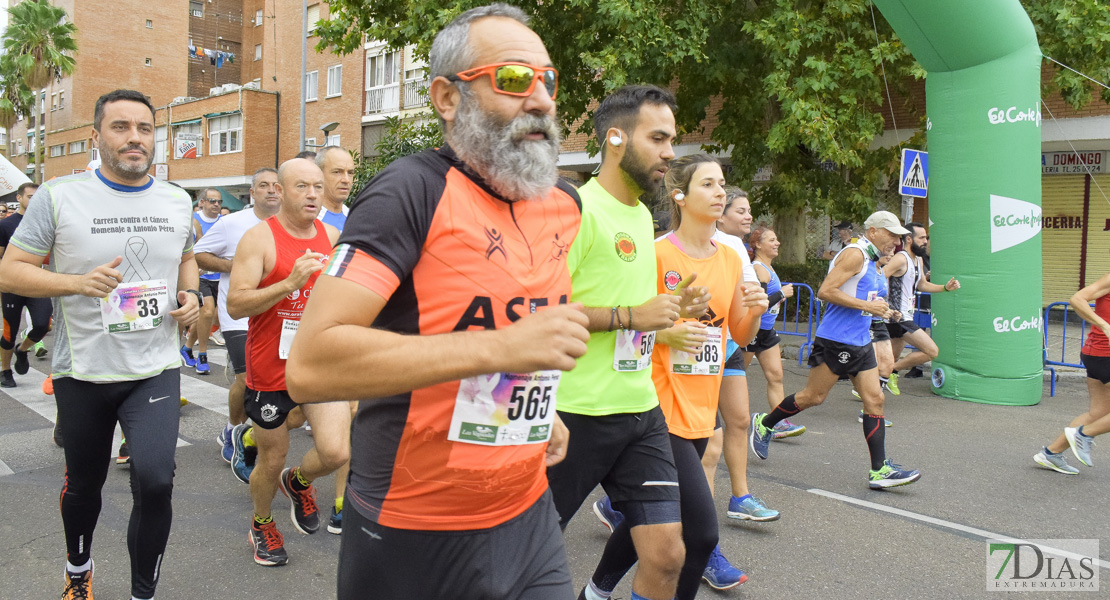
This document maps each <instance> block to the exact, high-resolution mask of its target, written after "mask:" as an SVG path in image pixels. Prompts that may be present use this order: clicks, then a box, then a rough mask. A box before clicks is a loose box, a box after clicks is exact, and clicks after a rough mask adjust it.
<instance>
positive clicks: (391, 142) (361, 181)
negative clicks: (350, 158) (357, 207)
mask: <svg viewBox="0 0 1110 600" xmlns="http://www.w3.org/2000/svg"><path fill="white" fill-rule="evenodd" d="M426 116H427V117H428V118H430V117H431V115H426ZM442 144H443V131H442V130H441V129H440V127H439V124H438V123H437V122H436V121H435V120H434V119H430V120H407V121H402V120H401V119H400V118H399V117H389V118H388V119H386V121H385V129H384V130H383V132H382V137H381V139H380V140H378V143H377V144H376V145H375V146H374V149H375V151H376V152H377V156H362V155H360V154H358V153H357V152H356V153H354V158H355V181H354V185H353V186H352V187H351V194H350V196H349V197H348V198H347V202H348V203H350V202H353V201H354V200H355V198H357V197H358V192H359V190H361V189H362V188H363V187H364V186H365V185H366V183H367V182H369V181H370V179H371V178H373V177H374V176H375V175H377V174H378V173H379V172H380V171H381V170H382V169H384V168H386V167H387V166H388V165H389V163H391V162H393V161H395V160H397V159H398V158H401V157H402V156H408V155H410V154H416V153H417V152H420V151H422V150H427V149H429V148H437V147H439V146H440V145H442Z"/></svg>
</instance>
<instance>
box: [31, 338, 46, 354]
mask: <svg viewBox="0 0 1110 600" xmlns="http://www.w3.org/2000/svg"><path fill="white" fill-rule="evenodd" d="M31 349H32V350H34V351H35V358H42V357H44V356H46V344H43V343H42V340H39V341H37V342H35V345H34V346H31Z"/></svg>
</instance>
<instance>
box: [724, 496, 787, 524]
mask: <svg viewBox="0 0 1110 600" xmlns="http://www.w3.org/2000/svg"><path fill="white" fill-rule="evenodd" d="M728 518H730V519H740V520H741V521H777V520H778V519H779V511H777V510H771V509H769V508H767V507H766V506H765V505H764V504H763V501H762V500H760V499H759V498H755V497H753V496H751V495H750V494H749V495H748V496H745V497H744V499H743V500H741V499H740V498H737V497H736V496H733V497H732V498H731V499H730V500H729V501H728Z"/></svg>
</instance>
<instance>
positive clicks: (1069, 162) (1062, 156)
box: [1041, 150, 1108, 175]
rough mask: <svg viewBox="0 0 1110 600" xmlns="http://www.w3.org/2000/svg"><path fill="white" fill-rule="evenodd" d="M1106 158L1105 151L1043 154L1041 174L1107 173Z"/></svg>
mask: <svg viewBox="0 0 1110 600" xmlns="http://www.w3.org/2000/svg"><path fill="white" fill-rule="evenodd" d="M1106 158H1107V157H1106V151H1105V150H1079V151H1077V152H1071V151H1069V152H1044V153H1042V154H1041V174H1042V175H1069V174H1075V173H1079V174H1082V173H1092V174H1094V173H1107V172H1108V171H1107V170H1106Z"/></svg>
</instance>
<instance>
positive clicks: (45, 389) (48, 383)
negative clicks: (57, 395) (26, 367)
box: [42, 375, 54, 396]
mask: <svg viewBox="0 0 1110 600" xmlns="http://www.w3.org/2000/svg"><path fill="white" fill-rule="evenodd" d="M42 393H44V394H46V395H47V396H53V395H54V378H53V377H52V376H50V375H47V376H46V379H43V380H42Z"/></svg>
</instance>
